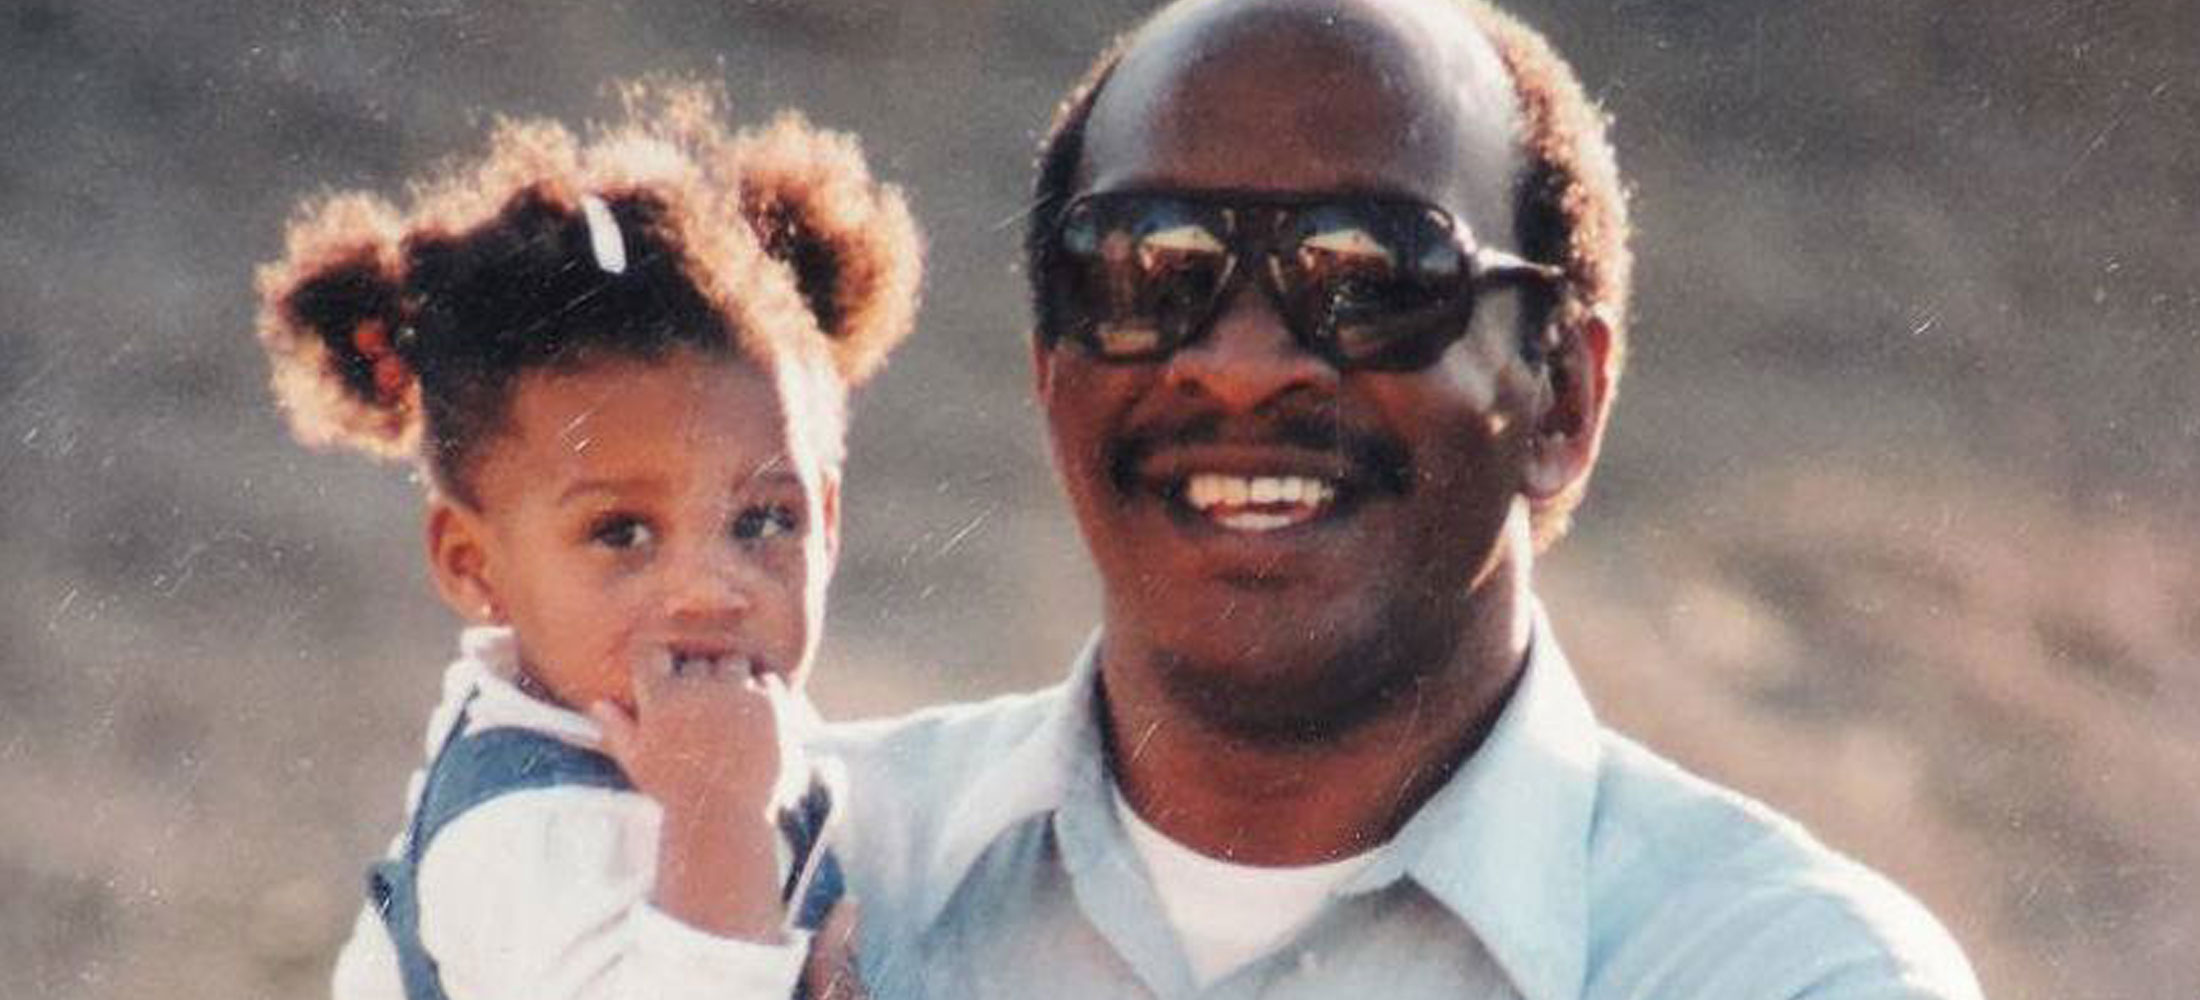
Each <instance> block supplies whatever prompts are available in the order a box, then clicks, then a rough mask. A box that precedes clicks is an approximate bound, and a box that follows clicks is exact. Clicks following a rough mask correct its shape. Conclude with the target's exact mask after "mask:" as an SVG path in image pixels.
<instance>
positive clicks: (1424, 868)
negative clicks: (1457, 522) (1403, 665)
mask: <svg viewBox="0 0 2200 1000" xmlns="http://www.w3.org/2000/svg"><path fill="white" fill-rule="evenodd" d="M1099 644H1100V637H1099V635H1098V634H1097V633H1096V634H1095V635H1094V636H1093V637H1092V638H1091V639H1090V640H1088V641H1087V642H1086V644H1085V647H1084V649H1083V651H1082V652H1080V653H1079V654H1078V657H1077V659H1076V661H1075V665H1074V667H1073V668H1072V670H1071V672H1070V676H1069V678H1068V679H1067V680H1065V681H1064V682H1063V683H1062V685H1061V686H1059V687H1058V688H1057V689H1056V690H1054V691H1053V692H1050V693H1049V694H1050V696H1049V697H1046V698H1045V699H1044V705H1045V708H1044V714H1043V715H1042V716H1041V718H1040V720H1039V722H1038V725H1037V726H1036V727H1035V728H1034V729H1033V730H1032V731H1031V732H1030V734H1029V735H1028V736H1027V737H1026V738H1025V739H1023V740H1021V741H1019V742H1018V743H1017V744H1016V745H1015V746H1014V747H1013V748H1011V749H1010V750H1009V751H1008V752H1007V753H1005V754H1004V755H1002V756H1001V757H1000V758H999V759H998V760H997V761H995V762H993V763H992V764H991V765H989V766H987V767H986V768H985V770H984V771H983V772H982V773H981V774H980V775H979V777H978V778H977V779H976V780H974V781H972V782H970V783H969V784H968V785H966V786H965V791H964V793H963V795H962V796H961V797H960V798H959V799H958V801H956V802H955V803H953V804H952V805H951V806H950V807H949V808H948V812H947V816H948V820H947V823H946V827H945V830H944V833H943V836H942V837H941V839H940V845H939V848H938V850H937V852H936V853H935V854H934V856H933V860H932V867H931V871H930V873H929V875H930V877H929V878H928V879H927V880H926V887H927V895H926V897H925V898H924V899H923V901H922V906H923V908H922V910H921V911H920V915H921V920H922V922H921V923H920V924H919V926H923V927H930V926H931V925H932V924H933V922H934V921H936V920H937V919H938V917H939V915H940V913H941V912H942V911H943V910H944V909H945V908H946V905H947V902H948V900H949V899H950V898H951V897H952V896H953V895H954V893H955V890H956V889H957V888H959V887H960V885H961V884H962V881H963V880H964V879H965V878H966V877H967V876H968V875H969V873H970V869H971V866H972V865H974V864H976V862H977V860H978V857H979V855H981V854H983V853H984V852H985V850H986V848H987V847H989V846H991V845H992V843H993V842H994V841H995V840H996V839H998V838H999V837H1000V836H1001V835H1002V834H1003V833H1004V832H1006V831H1007V830H1008V829H1010V828H1011V827H1012V826H1015V825H1017V824H1019V823H1022V822H1024V821H1026V820H1029V819H1033V818H1036V817H1040V816H1045V815H1048V814H1050V813H1052V812H1053V811H1054V810H1056V809H1058V808H1060V807H1061V806H1062V805H1063V804H1064V802H1065V801H1066V800H1067V799H1068V798H1069V796H1070V795H1071V794H1072V790H1073V789H1074V788H1076V787H1078V784H1079V783H1080V782H1085V783H1090V782H1091V781H1093V780H1104V774H1105V765H1104V763H1103V761H1102V759H1101V754H1102V753H1103V750H1102V746H1103V741H1102V740H1101V734H1100V727H1099V699H1098V690H1099V684H1098V678H1099ZM1599 746H1600V742H1599V739H1598V727H1597V721H1596V718H1595V716H1594V715H1593V714H1592V713H1591V712H1590V709H1589V703H1588V699H1587V697H1586V696H1585V695H1583V693H1582V690H1581V686H1580V684H1579V683H1578V682H1577V681H1576V680H1575V678H1574V674H1573V668H1572V666H1571V665H1570V664H1569V663H1568V662H1567V660H1566V655H1565V653H1564V652H1563V651H1562V650H1560V649H1559V647H1558V642H1557V640H1556V639H1555V638H1554V637H1553V636H1552V634H1551V628H1550V623H1549V622H1548V620H1547V619H1546V618H1545V617H1544V614H1543V610H1542V607H1541V606H1540V605H1538V606H1537V607H1536V609H1535V617H1534V622H1533V627H1532V631H1531V633H1530V638H1529V645H1528V662H1527V666H1526V669H1525V671H1524V675H1523V676H1522V678H1521V680H1520V683H1519V685H1518V686H1517V687H1516V688H1515V690H1514V692H1513V695H1512V698H1511V700H1510V701H1508V702H1507V703H1506V706H1505V709H1504V711H1502V712H1501V713H1499V716H1498V719H1497V722H1496V724H1495V725H1494V726H1492V727H1491V730H1490V733H1489V736H1488V737H1487V738H1485V739H1484V740H1483V742H1482V745H1481V746H1480V747H1478V748H1477V749H1476V750H1475V753H1474V756H1473V757H1472V758H1471V759H1469V760H1468V761H1467V762H1466V764H1465V765H1463V766H1461V767H1460V769H1459V770H1458V772H1457V773H1456V774H1454V775H1453V776H1452V778H1451V780H1450V781H1448V782H1446V783H1445V785H1444V787H1443V788H1441V789H1439V790H1438V791H1437V793H1436V794H1435V795H1434V796H1433V797H1431V798H1430V799H1429V801H1428V802H1427V803H1426V804H1425V805H1423V806H1422V807H1421V810H1420V811H1419V812H1418V813H1416V814H1415V815H1414V817H1413V819H1411V820H1409V821H1408V822H1407V823H1406V825H1405V826H1404V828H1402V829H1401V830H1399V832H1398V835H1397V836H1396V837H1394V838H1392V840H1391V842H1390V844H1389V845H1388V846H1387V847H1386V849H1385V850H1384V851H1383V852H1382V854H1381V856H1380V857H1379V858H1378V859H1377V860H1376V861H1375V862H1374V863H1373V864H1371V865H1369V866H1368V867H1367V868H1366V869H1364V870H1362V871H1361V872H1360V873H1359V874H1358V875H1357V876H1355V877H1354V878H1353V879H1352V880H1351V882H1350V883H1349V884H1348V885H1347V886H1346V887H1345V889H1344V890H1343V891H1345V892H1348V893H1350V892H1362V891H1370V890H1373V889H1376V888H1379V887H1381V886H1385V885H1389V884H1391V883H1393V882H1396V881H1398V880H1399V879H1401V878H1411V879H1413V880H1414V881H1415V882H1416V883H1418V884H1419V885H1421V886H1422V887H1423V888H1424V889H1426V890H1427V891H1428V893H1429V894H1430V895H1431V896H1432V897H1434V898H1435V899H1436V901H1437V902H1438V903H1440V904H1441V905H1443V906H1444V907H1445V908H1446V909H1448V910H1450V911H1451V912H1452V913H1453V914H1454V915H1456V916H1457V917H1458V918H1459V919H1460V920H1461V921H1462V922H1463V923H1465V924H1466V925H1467V926H1468V927H1470V928H1472V929H1473V931H1474V933H1475V935H1476V936H1477V937H1478V938H1479V939H1480V940H1481V941H1482V943H1483V946H1484V947H1486V948H1488V949H1489V952H1490V954H1491V956H1492V957H1493V958H1495V959H1496V960H1497V963H1498V965H1499V966H1500V967H1502V968H1503V969H1504V970H1505V973H1506V974H1507V975H1508V976H1510V977H1511V978H1512V980H1513V982H1514V984H1515V985H1517V986H1518V987H1519V988H1520V991H1521V994H1522V995H1523V996H1524V997H1525V998H1526V1000H1560V998H1564V997H1571V996H1574V995H1576V994H1577V993H1579V992H1580V988H1581V984H1582V981H1583V979H1584V977H1585V975H1586V969H1587V951H1588V854H1589V832H1590V825H1591V823H1592V821H1593V819H1594V812H1595V806H1596V791H1597V780H1598V777H1597V775H1598V767H1599V760H1600V753H1599ZM1096 773H1097V774H1098V775H1100V778H1098V779H1096V778H1095V775H1096Z"/></svg>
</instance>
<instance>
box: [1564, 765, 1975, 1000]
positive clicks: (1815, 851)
mask: <svg viewBox="0 0 2200 1000" xmlns="http://www.w3.org/2000/svg"><path fill="white" fill-rule="evenodd" d="M1602 762H1603V764H1602V769H1601V774H1600V776H1599V787H1598V796H1597V799H1598V808H1597V815H1596V822H1595V825H1594V827H1593V829H1592V833H1591V836H1590V863H1589V878H1590V899H1591V910H1592V914H1591V916H1592V919H1591V924H1592V927H1591V931H1592V941H1591V943H1590V945H1591V951H1592V953H1593V954H1594V955H1596V956H1597V957H1598V959H1599V960H1597V961H1594V962H1593V963H1592V966H1593V971H1592V977H1593V978H1596V979H1599V980H1602V981H1604V982H1606V983H1608V984H1612V985H1615V986H1616V985H1618V984H1620V983H1626V984H1629V985H1628V989H1627V992H1629V993H1630V994H1633V995H1651V996H1663V995H1667V994H1666V991H1663V990H1660V989H1658V988H1656V986H1655V983H1659V982H1663V983H1668V984H1671V985H1672V986H1673V987H1675V988H1677V989H1680V990H1681V991H1682V992H1680V993H1674V994H1672V995H1676V996H1679V995H1690V993H1689V991H1696V992H1695V993H1694V994H1693V995H1701V996H1724V995H1729V994H1730V993H1732V994H1734V995H1779V996H1796V997H1813V998H1818V997H1823V998H1828V1000H1831V998H1836V997H1847V996H1864V995H1869V996H1875V997H1877V996H1892V997H1917V998H1935V1000H1939V998H1947V1000H1973V998H1976V997H1977V996H1978V985H1977V982H1976V980H1975V978H1974V977H1973V974H1972V972H1971V969H1970V966H1969V963H1968V962H1967V961H1966V960H1965V959H1964V957H1963V952H1962V950H1961V948H1959V947H1958V946H1957V945H1956V943H1955V940H1954V939H1953V938H1952V937H1951V936H1950V935H1949V934H1948V932H1947V930H1946V929H1945V928H1943V927H1942V926H1941V924H1940V922H1939V921H1938V920H1937V919H1935V918H1934V917H1933V915H1932V913H1931V912H1929V911H1928V910H1927V909H1926V908H1925V907H1924V906H1923V905H1922V904H1921V903H1919V902H1918V901H1917V900H1916V899H1915V898H1913V897H1912V896H1911V895H1910V894H1909V893H1908V892H1905V891H1904V890H1903V889H1902V888H1901V887H1899V886H1897V885H1895V884H1894V883H1893V882H1891V881H1889V880H1888V879H1886V878H1885V877H1883V876H1881V875H1880V874H1878V873H1877V872H1874V871H1872V870H1871V869H1869V868H1867V867H1865V866H1864V865H1863V864H1861V863H1859V862H1857V861H1855V860H1853V859H1851V858H1849V857H1847V856H1845V855H1843V854H1841V853H1840V852H1838V851H1836V850H1834V849H1832V848H1830V847H1828V846H1826V845H1825V844H1822V843H1820V842H1819V841H1818V840H1817V839H1816V838H1815V837H1813V836H1812V835H1811V834H1810V833H1809V831H1807V830H1805V829H1804V828H1803V827H1802V826H1801V825H1800V824H1798V823H1796V822H1795V821H1794V820H1792V819H1789V818H1788V817H1786V816H1784V815H1782V814H1781V813H1779V812H1778V811H1776V810H1774V809H1772V808H1771V807H1770V806H1767V805H1765V804H1763V803H1761V802H1758V801H1756V800H1754V799H1751V798H1749V797H1748V796H1745V795H1743V794H1741V793H1739V792H1736V791H1733V790H1731V789H1728V788H1724V787H1722V786H1719V785H1717V784H1715V783H1713V782H1711V781H1708V780H1706V779H1704V778H1702V777H1700V776H1697V775H1695V774H1692V773H1690V772H1689V771H1687V770H1685V769H1684V768H1682V767H1680V766H1679V765H1677V764H1675V763H1673V762H1671V761H1669V760H1666V759H1665V758H1663V757H1661V756H1659V755H1658V754H1656V753H1654V752H1652V751H1650V750H1649V749H1647V748H1645V747H1643V746H1641V745H1640V744H1637V743H1635V742H1634V741H1632V740H1629V739H1627V738H1626V737H1624V736H1620V735H1617V734H1613V733H1609V732H1608V733H1606V734H1605V737H1604V740H1603V753H1602ZM1721 984H1725V985H1730V986H1731V987H1733V989H1731V990H1729V989H1725V988H1720V987H1721Z"/></svg>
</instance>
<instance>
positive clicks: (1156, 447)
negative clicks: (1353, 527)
mask: <svg viewBox="0 0 2200 1000" xmlns="http://www.w3.org/2000/svg"><path fill="white" fill-rule="evenodd" d="M1248 424H1250V426H1248ZM1222 443H1229V444H1236V445H1266V446H1276V447H1285V448H1296V449H1300V450H1303V451H1316V452H1331V453H1335V454H1339V455H1342V456H1344V459H1345V468H1346V470H1347V473H1346V474H1347V476H1348V477H1349V478H1350V479H1352V480H1354V481H1355V482H1359V483H1365V484H1368V485H1371V486H1373V487H1374V488H1376V489H1380V490H1383V491H1385V492H1389V493H1392V494H1395V495H1398V496H1404V495H1406V494H1408V493H1411V492H1412V491H1413V482H1414V476H1413V459H1412V452H1411V450H1410V449H1408V448H1407V447H1406V445H1405V442H1403V441H1400V440H1398V439H1397V438H1395V437H1392V436H1390V435H1387V434H1378V433H1374V432H1370V431H1364V430H1359V429H1357V428H1352V427H1348V426H1346V425H1345V423H1344V421H1342V420H1340V419H1338V418H1337V416H1336V415H1335V414H1333V413H1327V412H1309V411H1303V410H1294V411H1290V412H1285V413H1277V414H1273V415H1268V416H1256V417H1252V418H1231V419H1225V418H1224V417H1223V416H1222V415H1221V414H1216V413H1200V414H1193V415H1190V416H1187V417H1182V418H1178V419H1173V420H1166V421H1156V422H1154V423H1152V424H1150V425H1148V426H1143V427H1139V428H1136V429H1134V430H1132V431H1130V432H1129V433H1126V434H1123V435H1121V436H1119V437H1117V438H1116V439H1115V440H1114V441H1113V442H1112V443H1111V445H1110V448H1109V452H1110V453H1109V455H1108V470H1109V478H1110V479H1111V480H1112V481H1113V482H1114V484H1115V487H1116V488H1117V489H1118V490H1122V491H1124V492H1130V491H1132V490H1134V489H1136V488H1137V486H1138V480H1139V473H1138V470H1139V469H1141V468H1143V467H1144V466H1145V464H1146V460H1147V459H1149V458H1151V457H1152V456H1153V455H1154V454H1155V453H1156V452H1161V451H1167V450H1170V449H1174V448H1187V447H1197V446H1200V445H1211V444H1222Z"/></svg>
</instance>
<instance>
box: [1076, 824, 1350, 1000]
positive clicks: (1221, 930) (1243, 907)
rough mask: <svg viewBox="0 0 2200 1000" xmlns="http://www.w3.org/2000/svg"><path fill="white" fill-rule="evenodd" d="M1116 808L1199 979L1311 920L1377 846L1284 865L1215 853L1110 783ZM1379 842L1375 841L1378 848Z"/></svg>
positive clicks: (1205, 980)
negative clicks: (1152, 816)
mask: <svg viewBox="0 0 2200 1000" xmlns="http://www.w3.org/2000/svg"><path fill="white" fill-rule="evenodd" d="M1113 797H1114V799H1115V814H1116V816H1117V818H1118V819H1119V820H1120V821H1121V822H1122V824H1123V829H1124V831H1125V832H1127V833H1128V834H1129V835H1130V841H1131V847H1132V849H1134V850H1136V851H1137V852H1138V857H1139V859H1140V860H1142V861H1144V862H1145V863H1146V871H1147V873H1148V874H1149V875H1151V876H1152V878H1153V887H1154V894H1155V895H1157V896H1159V897H1161V910H1162V913H1163V914H1164V915H1165V916H1167V917H1168V920H1169V926H1170V928H1171V929H1173V930H1175V931H1176V939H1177V943H1178V945H1179V946H1180V947H1182V948H1183V949H1184V957H1185V958H1186V959H1188V960H1189V961H1190V962H1191V965H1192V977H1193V978H1194V979H1195V980H1197V981H1198V983H1199V985H1200V986H1201V987H1205V986H1208V985H1210V984H1212V983H1214V982H1215V981H1217V980H1219V979H1221V978H1222V977H1223V976H1226V975H1229V974H1230V973H1232V972H1235V971H1236V970H1238V969H1239V968H1241V967H1243V966H1244V965H1246V964H1247V963H1249V962H1251V961H1253V960H1254V959H1257V958H1259V957H1261V956H1262V955H1265V954H1267V953H1268V952H1269V951H1271V950H1273V949H1274V948H1275V947H1276V946H1277V945H1280V944H1282V943H1283V942H1284V941H1285V940H1286V939H1287V938H1289V937H1290V936H1291V935H1293V934H1295V933H1297V932H1298V931H1300V930H1301V929H1303V928H1305V927H1306V925H1307V924H1309V923H1312V922H1313V920H1314V917H1315V915H1316V914H1318V913H1320V912H1321V908H1322V905H1323V904H1325V903H1327V902H1328V901H1329V898H1330V893H1331V892H1332V891H1333V890H1335V889H1336V888H1337V887H1338V886H1340V885H1343V884H1344V883H1345V882H1346V881H1347V880H1349V879H1350V878H1351V877H1352V876H1353V875H1355V874H1357V873H1358V872H1359V870H1360V869H1362V868H1364V867H1366V866H1367V864H1368V863H1369V862H1371V861H1373V860H1374V859H1375V855H1376V851H1362V852H1361V853H1359V854H1355V855H1353V856H1351V857H1349V858H1344V859H1341V860H1338V861H1328V862H1323V863H1322V864H1318V865H1303V866H1298V867H1290V868H1262V867H1257V866H1254V865H1239V864H1232V863H1230V862H1228V861H1218V860H1216V859H1214V858H1210V857H1208V856H1206V855H1204V854H1201V853H1199V852H1197V851H1194V850H1192V849H1191V848H1189V847H1185V846H1184V845H1182V844H1179V843H1177V842H1176V841H1174V840H1170V839H1169V837H1168V835H1167V834H1164V833H1162V832H1161V831H1159V830H1156V829H1154V828H1153V827H1152V826H1151V825H1150V824H1148V823H1147V822H1146V821H1145V820H1144V819H1143V818H1141V817H1140V816H1139V815H1138V812H1137V810H1135V809H1132V808H1131V805H1130V803H1129V802H1127V801H1125V800H1124V798H1123V793H1122V791H1121V790H1115V792H1114V796H1113ZM1378 850H1379V849H1378Z"/></svg>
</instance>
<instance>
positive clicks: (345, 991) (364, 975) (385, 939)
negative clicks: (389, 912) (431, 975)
mask: <svg viewBox="0 0 2200 1000" xmlns="http://www.w3.org/2000/svg"><path fill="white" fill-rule="evenodd" d="M329 980H330V981H329V996H330V997H332V998H334V1000H405V980H404V978H403V976H401V975H400V974H399V973H398V971H397V949H396V947H395V946H394V945H392V944H390V931H389V928H387V927H385V926H383V925H382V914H381V913H380V912H378V911H377V910H375V908H374V906H373V905H372V904H369V905H366V906H361V907H360V908H359V916H358V918H357V919H355V920H353V921H352V922H351V937H350V938H349V939H348V940H346V941H345V942H344V950H343V951H341V952H338V953H337V955H336V971H335V972H334V973H333V974H331V975H330V977H329Z"/></svg>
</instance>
